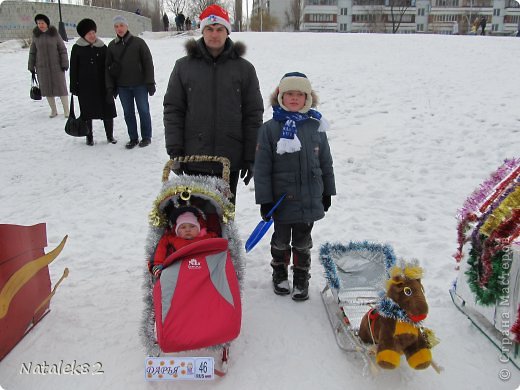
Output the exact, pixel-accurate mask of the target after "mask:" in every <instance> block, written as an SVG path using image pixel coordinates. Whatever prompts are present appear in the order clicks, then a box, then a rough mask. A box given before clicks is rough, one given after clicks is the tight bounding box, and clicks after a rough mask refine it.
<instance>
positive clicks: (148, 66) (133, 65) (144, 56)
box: [105, 31, 155, 90]
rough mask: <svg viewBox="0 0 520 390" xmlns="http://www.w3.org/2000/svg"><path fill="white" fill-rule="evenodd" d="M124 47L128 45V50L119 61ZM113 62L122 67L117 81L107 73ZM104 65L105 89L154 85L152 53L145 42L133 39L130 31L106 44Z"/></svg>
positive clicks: (137, 38) (136, 38)
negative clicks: (118, 63)
mask: <svg viewBox="0 0 520 390" xmlns="http://www.w3.org/2000/svg"><path fill="white" fill-rule="evenodd" d="M125 45H128V48H127V49H126V51H125V53H124V54H125V55H124V56H123V58H122V59H121V54H122V53H123V49H124V47H125ZM120 59H121V60H120ZM114 61H115V62H120V63H121V66H122V71H121V74H120V76H119V77H118V79H117V80H114V79H112V77H110V73H108V68H109V67H110V65H112V62H114ZM105 65H106V67H105V71H106V73H105V75H106V85H107V89H111V90H115V89H116V87H136V86H138V85H155V78H154V67H153V60H152V53H151V52H150V49H149V48H148V45H147V44H146V42H145V41H144V40H143V39H141V38H139V37H134V36H133V35H132V34H131V33H130V31H128V32H127V33H126V34H125V36H124V37H123V38H121V37H116V38H115V39H113V40H112V41H111V42H110V43H109V44H108V50H107V58H106V64H105Z"/></svg>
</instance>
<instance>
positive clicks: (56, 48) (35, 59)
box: [28, 14, 69, 118]
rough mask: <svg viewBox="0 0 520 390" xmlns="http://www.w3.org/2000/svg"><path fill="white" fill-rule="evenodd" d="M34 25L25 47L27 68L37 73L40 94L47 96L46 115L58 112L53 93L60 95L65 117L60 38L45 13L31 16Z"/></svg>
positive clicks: (66, 63) (64, 54)
mask: <svg viewBox="0 0 520 390" xmlns="http://www.w3.org/2000/svg"><path fill="white" fill-rule="evenodd" d="M34 22H35V23H36V27H35V28H34V30H33V38H32V43H31V47H30V49H29V63H28V69H29V72H31V73H33V74H34V73H38V82H39V84H40V90H41V92H42V96H46V97H47V102H48V103H49V106H50V107H51V113H50V115H49V117H50V118H54V117H55V116H57V115H58V111H57V109H56V96H59V97H60V98H61V103H62V104H63V112H64V114H65V117H68V116H69V100H68V92H67V82H66V81H65V71H66V70H67V69H68V68H69V57H68V56H67V48H66V47H65V44H64V43H63V39H61V36H60V34H58V30H56V27H54V26H51V25H50V23H51V22H50V20H49V18H48V17H47V16H46V15H43V14H38V15H36V16H35V17H34Z"/></svg>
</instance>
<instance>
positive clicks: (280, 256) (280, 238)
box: [271, 221, 314, 274]
mask: <svg viewBox="0 0 520 390" xmlns="http://www.w3.org/2000/svg"><path fill="white" fill-rule="evenodd" d="M313 226H314V224H313V223H291V224H285V223H277V222H276V221H275V222H274V233H273V236H272V238H271V255H272V256H273V260H272V261H271V266H272V267H273V268H275V267H281V266H285V269H287V266H288V265H289V264H290V263H291V252H292V255H293V268H294V269H295V270H299V271H304V272H305V273H306V274H307V273H308V272H309V269H310V267H311V248H312V237H311V231H312V227H313ZM291 235H292V240H291Z"/></svg>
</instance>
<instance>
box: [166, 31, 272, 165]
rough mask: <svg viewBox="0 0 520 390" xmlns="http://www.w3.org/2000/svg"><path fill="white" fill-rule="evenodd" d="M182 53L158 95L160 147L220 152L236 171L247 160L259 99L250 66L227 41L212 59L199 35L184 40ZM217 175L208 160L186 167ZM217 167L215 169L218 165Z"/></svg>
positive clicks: (172, 151) (173, 151)
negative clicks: (162, 141)
mask: <svg viewBox="0 0 520 390" xmlns="http://www.w3.org/2000/svg"><path fill="white" fill-rule="evenodd" d="M186 50H187V53H188V55H187V56H185V57H183V58H181V59H179V60H177V62H176V63H175V67H174V68H173V71H172V73H171V75H170V80H169V82H168V88H167V90H166V94H165V95H164V133H165V138H166V151H167V152H168V154H169V155H170V156H172V157H177V156H184V155H210V156H223V157H227V158H228V159H229V160H230V161H231V170H232V171H238V170H240V169H242V168H244V167H245V163H246V162H253V161H254V158H255V146H256V138H257V133H258V128H259V127H260V125H261V124H262V115H263V111H264V108H263V102H262V96H261V94H260V87H259V84H258V78H257V76H256V71H255V68H254V67H253V65H252V64H251V63H250V62H248V61H247V60H245V59H244V58H242V55H243V54H244V53H245V46H244V45H243V44H242V43H233V41H231V39H229V38H228V39H227V40H226V43H225V47H224V51H223V52H222V53H221V54H220V56H218V57H217V58H216V59H215V58H213V57H212V56H211V55H210V54H209V52H208V50H207V49H206V46H205V44H204V39H203V38H201V39H199V40H198V41H195V40H193V39H192V40H190V41H188V42H187V43H186ZM189 168H190V169H193V170H196V171H199V172H214V173H218V172H219V169H220V167H218V166H215V165H214V164H213V163H206V164H197V165H196V166H193V168H192V167H189ZM220 170H221V169H220Z"/></svg>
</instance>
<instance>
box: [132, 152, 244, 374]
mask: <svg viewBox="0 0 520 390" xmlns="http://www.w3.org/2000/svg"><path fill="white" fill-rule="evenodd" d="M195 158H201V159H204V161H206V160H207V159H208V157H207V156H198V157H197V156H191V157H184V158H183V159H185V160H184V161H185V162H186V161H189V162H192V161H195V160H194V159H195ZM210 158H211V157H210ZM219 159H220V158H219ZM212 161H215V160H212ZM216 161H218V162H222V161H220V160H216ZM172 162H173V160H170V161H169V162H168V163H167V164H166V166H165V168H164V170H163V179H162V180H163V186H162V188H161V190H160V192H159V195H158V196H157V198H156V199H155V201H154V202H153V207H152V211H151V212H150V216H149V224H150V226H149V231H148V236H147V243H146V247H145V252H146V253H145V256H146V268H145V277H144V285H143V287H144V292H145V297H144V301H145V309H144V312H143V321H142V326H141V332H140V333H141V336H142V341H143V344H144V346H145V348H146V350H147V353H148V355H149V356H159V355H162V354H165V353H168V354H170V353H187V351H191V352H189V353H190V354H197V355H199V356H214V357H215V363H216V364H215V373H216V374H217V375H222V374H223V373H225V371H226V369H227V356H228V353H229V347H230V344H231V342H232V341H233V340H234V339H236V338H237V337H238V335H239V334H240V328H241V317H242V309H241V296H240V295H241V290H242V282H243V274H244V269H245V254H244V251H243V245H242V241H241V239H240V234H239V232H238V229H237V227H236V225H235V223H234V216H235V207H234V204H233V203H232V202H231V201H230V198H231V196H232V195H231V192H230V190H229V162H228V161H227V160H226V161H224V162H223V167H224V168H223V172H224V173H226V174H223V177H222V178H219V177H211V176H187V175H180V176H177V175H174V176H173V177H170V173H171V168H172ZM195 162H196V161H195ZM184 225H186V226H184ZM184 228H186V231H184V230H183V229H184ZM188 230H189V233H188ZM154 273H155V275H156V277H154ZM159 276H160V277H159ZM201 354H203V355H201Z"/></svg>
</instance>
